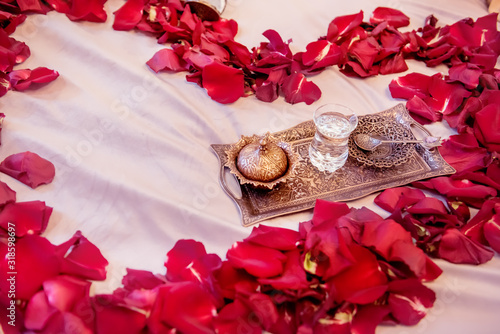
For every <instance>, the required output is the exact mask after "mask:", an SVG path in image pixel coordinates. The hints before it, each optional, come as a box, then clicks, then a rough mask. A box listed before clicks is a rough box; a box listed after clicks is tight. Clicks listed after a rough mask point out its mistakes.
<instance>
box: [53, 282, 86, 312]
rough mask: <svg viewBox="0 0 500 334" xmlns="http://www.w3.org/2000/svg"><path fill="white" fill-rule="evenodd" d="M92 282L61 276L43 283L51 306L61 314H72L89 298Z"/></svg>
mask: <svg viewBox="0 0 500 334" xmlns="http://www.w3.org/2000/svg"><path fill="white" fill-rule="evenodd" d="M90 284H91V283H90V282H88V281H85V280H82V279H79V278H77V277H73V276H65V275H59V276H56V277H54V278H51V279H48V280H46V281H44V282H43V290H44V292H45V295H46V296H47V300H48V302H49V304H50V305H51V306H53V307H55V308H56V309H57V310H59V311H61V312H71V311H73V310H74V308H75V307H76V306H77V305H78V303H80V302H81V301H82V300H83V299H85V298H88V297H89V291H90Z"/></svg>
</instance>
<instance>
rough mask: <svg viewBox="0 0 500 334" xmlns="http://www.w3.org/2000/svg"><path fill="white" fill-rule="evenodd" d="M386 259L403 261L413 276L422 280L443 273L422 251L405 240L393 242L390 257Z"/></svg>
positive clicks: (430, 279) (428, 279) (433, 277)
mask: <svg viewBox="0 0 500 334" xmlns="http://www.w3.org/2000/svg"><path fill="white" fill-rule="evenodd" d="M388 260H389V261H391V262H392V261H400V262H403V263H405V264H406V266H407V267H408V268H409V269H410V270H411V272H412V273H413V275H414V276H415V277H417V278H419V279H421V280H424V281H432V280H435V279H436V278H438V277H439V276H440V275H441V274H442V273H443V271H442V270H441V268H439V267H438V265H437V264H435V263H434V262H433V261H432V260H431V259H429V257H428V256H427V255H425V253H424V251H422V250H421V249H420V248H418V247H416V246H415V245H414V244H413V243H409V242H406V241H395V242H394V244H393V245H392V248H391V257H390V258H389V259H388ZM410 277H413V276H410Z"/></svg>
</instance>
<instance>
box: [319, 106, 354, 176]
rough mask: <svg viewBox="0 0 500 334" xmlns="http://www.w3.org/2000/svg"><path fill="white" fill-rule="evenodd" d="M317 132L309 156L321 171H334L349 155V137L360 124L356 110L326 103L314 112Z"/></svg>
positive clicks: (342, 164)
mask: <svg viewBox="0 0 500 334" xmlns="http://www.w3.org/2000/svg"><path fill="white" fill-rule="evenodd" d="M313 120H314V124H315V125H316V134H315V135H314V139H313V141H312V142H311V145H310V146H309V158H310V160H311V163H312V164H313V166H315V167H316V168H318V169H319V170H320V171H325V172H330V173H331V172H334V171H336V170H337V169H339V168H341V167H342V166H344V164H345V162H346V161H347V157H348V155H349V148H348V139H349V135H350V134H351V132H352V131H353V130H354V129H355V128H356V126H357V125H358V117H357V116H356V114H354V112H353V111H352V110H351V109H349V108H347V107H345V106H343V105H340V104H334V103H330V104H325V105H323V106H321V107H319V108H318V109H316V111H315V112H314V117H313Z"/></svg>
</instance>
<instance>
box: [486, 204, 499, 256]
mask: <svg viewBox="0 0 500 334" xmlns="http://www.w3.org/2000/svg"><path fill="white" fill-rule="evenodd" d="M483 231H484V237H485V238H486V240H487V241H488V244H489V245H490V246H491V248H493V249H494V250H495V251H496V252H497V253H499V254H500V211H499V212H497V213H496V215H494V216H493V218H492V219H490V220H488V221H487V222H485V223H484V226H483Z"/></svg>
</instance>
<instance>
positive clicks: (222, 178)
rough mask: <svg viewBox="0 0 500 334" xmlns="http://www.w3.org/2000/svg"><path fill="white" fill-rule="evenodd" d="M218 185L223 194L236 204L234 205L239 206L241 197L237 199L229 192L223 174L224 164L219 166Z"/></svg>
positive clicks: (224, 174) (229, 189)
mask: <svg viewBox="0 0 500 334" xmlns="http://www.w3.org/2000/svg"><path fill="white" fill-rule="evenodd" d="M219 183H220V185H221V187H222V189H223V190H224V192H225V193H226V194H227V195H228V196H229V197H231V199H232V200H233V201H234V202H235V203H236V204H238V205H239V204H240V202H241V201H242V197H238V196H236V195H235V194H234V193H233V191H232V190H231V188H229V186H228V185H227V181H226V173H225V166H224V164H220V170H219Z"/></svg>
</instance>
